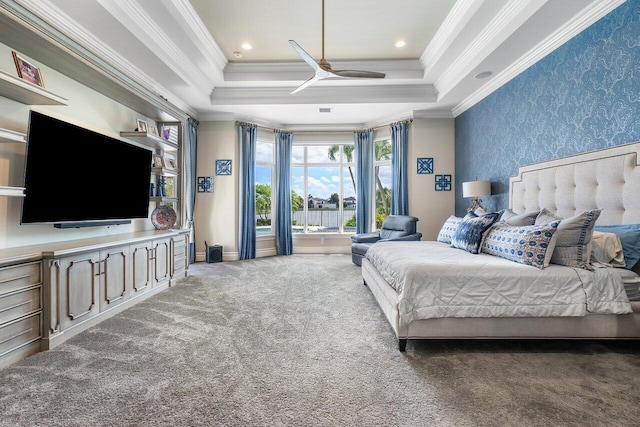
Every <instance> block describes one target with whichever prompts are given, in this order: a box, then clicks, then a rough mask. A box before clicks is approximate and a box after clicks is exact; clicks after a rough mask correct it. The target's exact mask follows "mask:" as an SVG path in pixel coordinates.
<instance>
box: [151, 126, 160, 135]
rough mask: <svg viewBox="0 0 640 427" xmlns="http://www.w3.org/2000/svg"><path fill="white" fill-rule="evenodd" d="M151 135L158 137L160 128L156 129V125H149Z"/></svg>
mask: <svg viewBox="0 0 640 427" xmlns="http://www.w3.org/2000/svg"><path fill="white" fill-rule="evenodd" d="M149 133H150V134H151V135H155V136H158V128H157V127H156V125H149Z"/></svg>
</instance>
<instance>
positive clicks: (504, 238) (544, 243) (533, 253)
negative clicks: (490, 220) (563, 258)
mask: <svg viewBox="0 0 640 427" xmlns="http://www.w3.org/2000/svg"><path fill="white" fill-rule="evenodd" d="M558 224H560V221H552V222H550V223H549V224H546V225H523V226H513V225H508V224H506V223H504V222H497V223H495V224H494V225H493V226H492V227H491V228H490V229H489V230H488V231H487V235H486V237H485V238H484V242H483V243H482V252H484V253H487V254H489V255H495V256H498V257H500V258H505V259H508V260H510V261H515V262H518V263H520V264H525V265H532V266H534V267H537V268H539V269H543V268H545V267H547V266H548V265H549V261H550V260H551V255H552V254H553V248H554V246H555V233H556V230H557V228H558Z"/></svg>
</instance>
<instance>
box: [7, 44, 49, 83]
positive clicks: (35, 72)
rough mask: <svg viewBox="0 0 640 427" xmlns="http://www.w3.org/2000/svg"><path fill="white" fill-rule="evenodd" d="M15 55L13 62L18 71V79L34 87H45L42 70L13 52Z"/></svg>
mask: <svg viewBox="0 0 640 427" xmlns="http://www.w3.org/2000/svg"><path fill="white" fill-rule="evenodd" d="M11 54H12V55H13V62H14V63H15V64H16V70H18V77H20V78H21V79H22V80H26V81H28V82H29V83H33V84H34V85H37V86H40V87H44V80H42V74H41V73H40V68H38V67H36V66H35V65H33V64H31V63H29V62H28V61H27V60H26V59H24V58H23V57H21V56H20V55H18V54H17V53H16V52H15V51H13V50H12V51H11Z"/></svg>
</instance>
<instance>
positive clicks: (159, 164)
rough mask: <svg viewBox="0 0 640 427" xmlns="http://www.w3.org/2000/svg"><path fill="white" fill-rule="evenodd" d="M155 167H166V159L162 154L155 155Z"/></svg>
mask: <svg viewBox="0 0 640 427" xmlns="http://www.w3.org/2000/svg"><path fill="white" fill-rule="evenodd" d="M153 167H154V168H163V167H164V159H163V158H162V156H160V155H154V156H153Z"/></svg>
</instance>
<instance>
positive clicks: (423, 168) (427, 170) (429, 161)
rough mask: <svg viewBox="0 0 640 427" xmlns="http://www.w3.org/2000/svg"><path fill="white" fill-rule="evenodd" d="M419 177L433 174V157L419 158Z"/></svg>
mask: <svg viewBox="0 0 640 427" xmlns="http://www.w3.org/2000/svg"><path fill="white" fill-rule="evenodd" d="M417 172H418V174H419V175H422V174H432V173H433V157H418V170H417Z"/></svg>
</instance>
